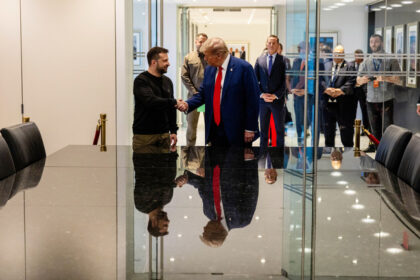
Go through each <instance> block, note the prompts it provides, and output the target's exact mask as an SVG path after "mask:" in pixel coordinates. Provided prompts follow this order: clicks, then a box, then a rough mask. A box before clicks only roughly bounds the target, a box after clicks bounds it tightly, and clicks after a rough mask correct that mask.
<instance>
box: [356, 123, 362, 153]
mask: <svg viewBox="0 0 420 280" xmlns="http://www.w3.org/2000/svg"><path fill="white" fill-rule="evenodd" d="M361 125H362V121H361V120H354V127H355V128H356V131H355V134H354V156H355V157H360V127H361Z"/></svg>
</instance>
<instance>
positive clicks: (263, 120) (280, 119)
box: [254, 35, 286, 148]
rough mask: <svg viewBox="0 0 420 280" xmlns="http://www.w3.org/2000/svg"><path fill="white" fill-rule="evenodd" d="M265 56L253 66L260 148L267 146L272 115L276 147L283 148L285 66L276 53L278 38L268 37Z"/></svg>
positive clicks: (281, 57) (280, 56) (281, 58)
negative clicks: (257, 99) (258, 94)
mask: <svg viewBox="0 0 420 280" xmlns="http://www.w3.org/2000/svg"><path fill="white" fill-rule="evenodd" d="M266 46H267V54H263V55H261V56H260V57H259V58H258V59H257V61H256V63H255V66H254V70H255V75H256V76H257V81H258V84H259V87H260V91H261V92H262V93H261V95H260V125H261V147H262V148H264V147H266V146H267V145H268V131H269V127H270V117H271V115H273V119H274V123H275V127H276V130H275V131H276V135H277V137H276V138H277V143H276V145H277V146H278V147H282V146H284V116H285V109H284V108H285V94H286V65H285V63H284V59H283V56H282V55H279V54H278V53H277V50H278V48H279V38H278V37H277V36H276V35H270V36H269V37H268V38H267V41H266Z"/></svg>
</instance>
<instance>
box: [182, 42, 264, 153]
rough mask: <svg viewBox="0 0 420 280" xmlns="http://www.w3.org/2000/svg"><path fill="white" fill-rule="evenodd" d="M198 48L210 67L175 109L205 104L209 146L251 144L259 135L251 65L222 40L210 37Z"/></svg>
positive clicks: (189, 110)
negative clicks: (199, 82) (191, 94)
mask: <svg viewBox="0 0 420 280" xmlns="http://www.w3.org/2000/svg"><path fill="white" fill-rule="evenodd" d="M201 48H202V52H203V53H204V55H205V57H204V59H205V60H206V61H207V63H208V65H209V67H207V68H206V70H205V72H204V81H203V83H202V85H201V87H200V89H199V91H198V93H197V94H195V95H194V96H193V97H191V98H190V99H188V100H187V101H186V102H182V101H180V103H181V102H182V104H180V106H178V109H179V110H180V111H184V112H185V111H186V112H191V111H193V110H194V109H196V108H197V107H199V106H201V105H203V104H206V112H205V124H206V139H205V140H206V141H205V142H206V143H211V145H212V146H232V145H236V146H244V145H251V143H252V141H254V140H255V139H256V138H257V135H258V100H259V96H260V92H259V88H258V82H257V78H256V77H255V73H254V70H253V68H252V66H251V65H250V64H249V63H248V62H246V61H244V60H241V59H238V58H235V57H233V56H231V55H230V54H229V51H228V48H227V46H226V43H225V42H224V41H223V40H222V39H221V38H210V39H208V40H207V41H206V42H205V43H204V44H203V46H202V47H201Z"/></svg>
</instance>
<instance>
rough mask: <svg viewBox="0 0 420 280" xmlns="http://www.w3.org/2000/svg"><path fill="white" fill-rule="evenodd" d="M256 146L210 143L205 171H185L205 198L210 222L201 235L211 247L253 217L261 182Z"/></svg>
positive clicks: (222, 240) (221, 242)
mask: <svg viewBox="0 0 420 280" xmlns="http://www.w3.org/2000/svg"><path fill="white" fill-rule="evenodd" d="M193 149H198V148H197V147H191V149H190V150H189V152H191V151H193ZM253 149H254V150H255V149H258V148H253ZM253 149H251V148H243V147H242V148H241V147H229V148H225V147H206V148H205V155H204V169H205V171H204V172H203V173H204V174H202V175H196V174H194V173H193V172H189V171H186V172H185V173H184V175H183V176H184V180H183V182H184V183H186V182H188V184H190V185H192V186H193V187H195V188H197V190H198V193H199V195H200V197H201V199H202V201H203V212H204V215H205V216H206V217H207V218H208V219H209V222H208V223H207V225H206V226H205V227H204V232H203V235H202V236H200V238H201V240H202V241H203V243H205V244H206V245H208V246H210V247H219V246H221V245H222V244H223V242H224V240H225V238H226V237H227V235H228V231H230V230H232V229H234V228H243V227H245V226H247V225H249V224H250V223H251V221H252V217H253V216H254V212H255V209H256V206H257V201H258V186H259V184H258V161H257V158H256V156H255V154H256V153H257V152H254V150H253ZM202 151H204V150H202ZM177 180H178V181H180V180H179V179H177Z"/></svg>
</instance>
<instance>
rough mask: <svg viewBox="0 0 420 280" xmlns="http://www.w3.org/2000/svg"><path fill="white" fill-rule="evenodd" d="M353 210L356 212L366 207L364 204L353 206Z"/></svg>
mask: <svg viewBox="0 0 420 280" xmlns="http://www.w3.org/2000/svg"><path fill="white" fill-rule="evenodd" d="M351 208H353V209H356V210H361V209H365V206H364V205H362V204H353V205H352V206H351Z"/></svg>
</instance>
